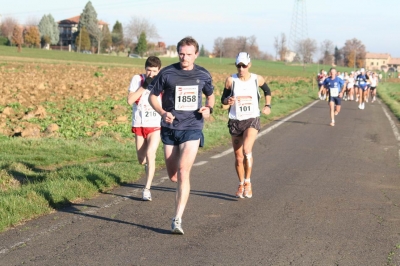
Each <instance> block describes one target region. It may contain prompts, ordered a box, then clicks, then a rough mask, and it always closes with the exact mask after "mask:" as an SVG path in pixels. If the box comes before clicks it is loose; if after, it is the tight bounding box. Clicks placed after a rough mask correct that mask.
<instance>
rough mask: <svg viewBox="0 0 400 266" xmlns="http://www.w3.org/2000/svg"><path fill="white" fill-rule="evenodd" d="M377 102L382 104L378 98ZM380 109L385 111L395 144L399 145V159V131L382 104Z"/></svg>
mask: <svg viewBox="0 0 400 266" xmlns="http://www.w3.org/2000/svg"><path fill="white" fill-rule="evenodd" d="M378 102H379V104H382V103H381V101H380V100H378ZM382 110H383V112H384V113H385V115H386V117H387V119H388V120H389V123H390V126H391V127H392V130H393V134H394V136H395V137H396V140H397V142H398V143H397V144H398V145H399V160H400V133H399V129H398V128H397V126H396V123H395V122H394V121H393V119H392V118H391V117H390V115H389V113H388V112H387V111H386V110H385V108H384V107H383V106H382Z"/></svg>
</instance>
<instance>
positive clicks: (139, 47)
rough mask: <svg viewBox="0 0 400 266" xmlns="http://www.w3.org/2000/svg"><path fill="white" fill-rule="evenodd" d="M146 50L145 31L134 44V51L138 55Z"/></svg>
mask: <svg viewBox="0 0 400 266" xmlns="http://www.w3.org/2000/svg"><path fill="white" fill-rule="evenodd" d="M146 51H147V40H146V33H144V32H142V33H141V34H140V37H139V40H138V43H137V45H136V48H135V52H136V53H138V54H139V55H140V56H143V55H144V53H145V52H146Z"/></svg>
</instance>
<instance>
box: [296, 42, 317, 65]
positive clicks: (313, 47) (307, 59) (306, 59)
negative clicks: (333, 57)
mask: <svg viewBox="0 0 400 266" xmlns="http://www.w3.org/2000/svg"><path fill="white" fill-rule="evenodd" d="M316 51H317V42H316V41H315V40H312V39H310V38H307V39H304V40H301V41H299V42H298V43H297V45H296V53H297V55H298V56H299V60H300V61H301V62H302V63H303V64H308V63H312V62H313V55H314V53H315V52H316Z"/></svg>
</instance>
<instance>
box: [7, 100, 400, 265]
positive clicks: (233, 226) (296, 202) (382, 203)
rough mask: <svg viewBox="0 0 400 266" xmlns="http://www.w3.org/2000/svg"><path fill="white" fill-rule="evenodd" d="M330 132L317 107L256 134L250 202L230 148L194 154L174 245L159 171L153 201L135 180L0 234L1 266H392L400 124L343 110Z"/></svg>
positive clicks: (399, 254) (396, 259) (353, 108)
mask: <svg viewBox="0 0 400 266" xmlns="http://www.w3.org/2000/svg"><path fill="white" fill-rule="evenodd" d="M272 111H273V109H272ZM329 123H330V118H329V114H328V106H327V103H326V102H324V101H318V102H314V103H313V104H312V105H310V106H308V107H307V108H306V109H304V110H300V112H298V113H296V114H295V115H292V116H290V117H288V118H285V119H281V120H277V121H275V122H273V123H272V124H270V125H269V126H267V127H265V128H263V129H262V132H261V133H260V134H259V135H260V136H259V138H258V139H257V141H256V144H255V146H254V150H253V157H254V169H253V175H252V179H251V180H252V183H253V198H252V199H237V198H235V197H234V194H235V192H236V189H237V185H238V180H237V177H236V173H235V171H234V166H233V163H234V156H233V154H232V152H231V151H230V149H229V148H230V147H229V146H225V147H221V148H218V149H215V150H212V151H210V152H203V153H201V154H199V155H198V156H197V159H196V165H195V166H194V167H193V169H192V177H191V184H192V191H191V194H190V198H189V202H188V205H187V208H186V210H185V213H184V216H183V229H184V231H185V235H183V236H177V235H171V234H170V224H171V218H172V215H173V212H174V209H173V205H174V187H175V186H174V184H172V183H171V182H170V181H169V180H168V178H167V174H166V171H165V170H160V171H158V172H157V173H156V176H155V178H154V186H153V188H152V196H153V201H152V202H142V201H141V200H140V197H141V188H142V186H143V184H144V180H143V179H141V180H139V181H138V182H137V183H133V184H128V185H125V186H122V187H119V188H117V189H115V190H113V191H111V192H110V193H108V194H102V195H100V196H99V197H96V198H94V199H92V200H87V201H85V202H83V203H80V204H73V205H72V206H71V207H69V208H66V209H63V210H60V211H58V212H56V213H53V214H50V215H46V216H44V217H41V218H38V219H35V220H33V221H30V222H27V223H26V224H24V225H21V226H18V227H16V228H15V229H11V230H8V231H6V232H4V233H2V234H0V265H238V264H243V265H400V250H399V249H400V245H399V244H400V167H399V162H400V161H399V148H400V146H399V143H400V142H399V141H400V137H399V136H398V135H396V134H398V129H397V128H398V120H396V119H395V118H394V117H393V116H392V115H391V114H390V113H389V111H387V108H386V107H385V106H383V104H381V103H380V102H375V103H373V104H371V103H370V104H367V105H366V108H365V110H359V109H358V108H357V104H356V103H354V102H343V108H342V112H341V113H340V114H339V115H338V116H337V118H336V126H335V127H330V126H329ZM396 130H397V131H396ZM396 132H397V133H396Z"/></svg>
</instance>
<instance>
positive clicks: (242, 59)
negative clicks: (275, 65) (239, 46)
mask: <svg viewBox="0 0 400 266" xmlns="http://www.w3.org/2000/svg"><path fill="white" fill-rule="evenodd" d="M240 63H242V64H245V65H246V66H247V65H248V64H249V63H250V55H249V54H248V53H246V52H240V53H239V54H238V55H237V57H236V65H239V64H240Z"/></svg>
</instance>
